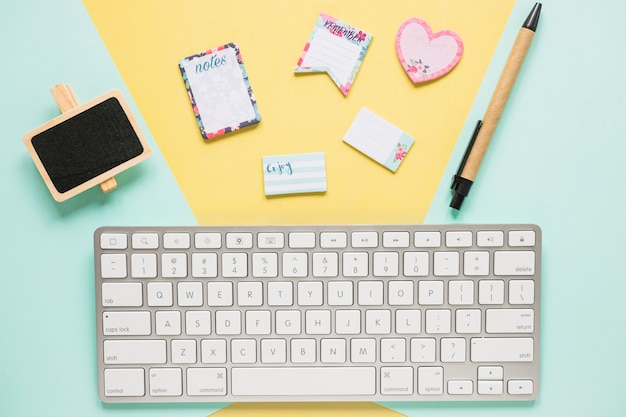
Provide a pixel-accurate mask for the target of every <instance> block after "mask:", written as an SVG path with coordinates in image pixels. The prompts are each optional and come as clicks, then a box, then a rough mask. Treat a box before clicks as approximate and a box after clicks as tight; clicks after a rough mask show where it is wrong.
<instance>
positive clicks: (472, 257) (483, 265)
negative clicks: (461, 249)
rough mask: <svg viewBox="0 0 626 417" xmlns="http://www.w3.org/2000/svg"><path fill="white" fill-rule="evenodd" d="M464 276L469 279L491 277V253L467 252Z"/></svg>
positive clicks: (464, 256)
mask: <svg viewBox="0 0 626 417" xmlns="http://www.w3.org/2000/svg"><path fill="white" fill-rule="evenodd" d="M463 274H464V275H465V276H468V277H470V276H487V275H489V252H473V251H467V252H465V253H464V254H463Z"/></svg>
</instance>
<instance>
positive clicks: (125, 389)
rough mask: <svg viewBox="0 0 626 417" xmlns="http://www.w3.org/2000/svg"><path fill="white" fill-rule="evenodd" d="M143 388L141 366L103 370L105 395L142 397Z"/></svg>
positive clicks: (143, 393)
mask: <svg viewBox="0 0 626 417" xmlns="http://www.w3.org/2000/svg"><path fill="white" fill-rule="evenodd" d="M145 389H146V388H145V385H144V370H143V369H142V368H130V369H105V370H104V395H105V396H107V397H142V396H143V395H145V393H146V391H145Z"/></svg>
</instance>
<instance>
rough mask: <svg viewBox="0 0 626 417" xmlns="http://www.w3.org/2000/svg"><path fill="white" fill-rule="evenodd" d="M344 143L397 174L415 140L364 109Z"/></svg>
mask: <svg viewBox="0 0 626 417" xmlns="http://www.w3.org/2000/svg"><path fill="white" fill-rule="evenodd" d="M343 141H344V142H346V143H347V144H348V145H350V146H352V147H353V148H355V149H356V150H358V151H360V152H361V153H363V154H365V155H367V156H369V157H370V158H372V159H373V160H374V161H376V162H378V163H379V164H381V165H383V166H384V167H385V168H387V169H389V170H391V171H393V172H396V171H397V170H398V168H399V167H400V164H401V163H402V161H404V158H405V157H406V154H407V152H409V149H410V148H411V146H412V145H413V142H415V140H414V139H413V138H412V137H411V136H409V135H407V134H406V133H405V132H403V131H402V130H400V129H398V128H397V127H396V126H394V125H392V124H391V123H389V122H388V121H386V120H385V119H383V118H382V117H380V116H378V115H377V114H375V113H373V112H372V111H370V110H368V109H366V108H365V107H363V108H362V109H361V111H360V112H359V114H358V115H357V117H356V119H354V121H353V122H352V125H351V126H350V128H349V129H348V131H347V132H346V135H345V136H344V138H343Z"/></svg>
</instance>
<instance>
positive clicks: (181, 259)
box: [161, 253, 187, 278]
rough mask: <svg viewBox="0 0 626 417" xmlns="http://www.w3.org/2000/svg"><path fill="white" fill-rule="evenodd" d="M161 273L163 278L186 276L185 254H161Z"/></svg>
mask: <svg viewBox="0 0 626 417" xmlns="http://www.w3.org/2000/svg"><path fill="white" fill-rule="evenodd" d="M161 275H162V276H163V277H165V278H186V277H187V254H185V253H164V254H162V255H161Z"/></svg>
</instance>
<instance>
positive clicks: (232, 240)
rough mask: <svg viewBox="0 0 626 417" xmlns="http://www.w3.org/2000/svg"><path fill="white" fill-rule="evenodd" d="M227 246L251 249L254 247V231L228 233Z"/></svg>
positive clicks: (229, 247)
mask: <svg viewBox="0 0 626 417" xmlns="http://www.w3.org/2000/svg"><path fill="white" fill-rule="evenodd" d="M226 247H227V248H228V249H250V248H251V247H252V233H249V232H231V233H226Z"/></svg>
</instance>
